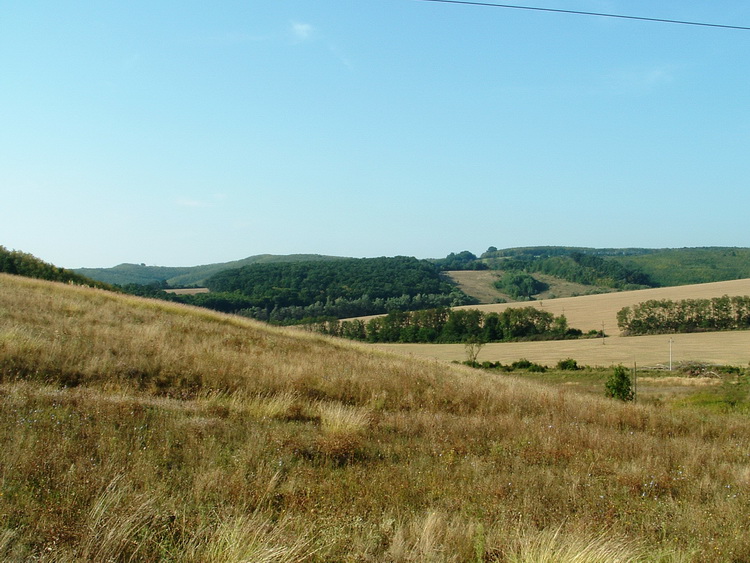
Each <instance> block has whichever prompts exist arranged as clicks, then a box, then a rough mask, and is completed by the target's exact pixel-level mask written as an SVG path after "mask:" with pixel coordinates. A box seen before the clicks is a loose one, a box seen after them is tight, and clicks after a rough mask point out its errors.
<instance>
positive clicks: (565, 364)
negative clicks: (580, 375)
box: [557, 358, 579, 371]
mask: <svg viewBox="0 0 750 563" xmlns="http://www.w3.org/2000/svg"><path fill="white" fill-rule="evenodd" d="M557 369H560V370H568V371H575V370H577V369H579V368H578V362H576V361H575V360H574V359H572V358H567V359H565V360H560V361H559V362H557Z"/></svg>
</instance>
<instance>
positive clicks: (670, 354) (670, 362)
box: [669, 336, 674, 371]
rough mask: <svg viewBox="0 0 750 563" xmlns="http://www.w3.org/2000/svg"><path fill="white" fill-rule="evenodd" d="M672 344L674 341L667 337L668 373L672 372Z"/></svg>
mask: <svg viewBox="0 0 750 563" xmlns="http://www.w3.org/2000/svg"><path fill="white" fill-rule="evenodd" d="M672 342H674V339H673V338H672V337H671V336H670V337H669V371H672Z"/></svg>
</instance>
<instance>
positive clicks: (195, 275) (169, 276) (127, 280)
mask: <svg viewBox="0 0 750 563" xmlns="http://www.w3.org/2000/svg"><path fill="white" fill-rule="evenodd" d="M340 259H341V258H339V257H338V256H325V255H321V254H287V255H277V254H257V255H255V256H249V257H247V258H243V259H241V260H233V261H231V262H217V263H215V264H205V265H201V266H177V267H170V266H147V265H146V264H120V265H118V266H114V267H112V268H78V269H76V270H75V272H76V273H78V274H81V275H84V276H88V277H90V278H93V279H95V280H100V281H103V282H106V283H111V284H114V285H128V284H139V285H151V284H157V285H166V286H170V287H188V286H196V285H202V284H203V283H204V282H205V281H206V279H208V278H210V277H211V276H213V275H215V274H217V273H219V272H221V271H223V270H229V269H233V268H241V267H243V266H248V265H250V264H272V263H277V262H315V261H326V260H340Z"/></svg>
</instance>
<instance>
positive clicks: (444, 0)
mask: <svg viewBox="0 0 750 563" xmlns="http://www.w3.org/2000/svg"><path fill="white" fill-rule="evenodd" d="M417 1H419V2H438V3H441V4H464V5H468V6H485V7H490V8H508V9H513V10H532V11H536V12H554V13H559V14H573V15H578V16H597V17H602V18H618V19H624V20H638V21H647V22H657V23H671V24H679V25H693V26H701V27H717V28H723V29H736V30H742V31H750V27H746V26H741V25H727V24H719V23H707V22H696V21H685V20H672V19H665V18H648V17H644V16H627V15H623V14H608V13H603V12H584V11H580V10H563V9H560V8H541V7H538V6H521V5H517V4H497V3H494V2H474V1H471V0H417Z"/></svg>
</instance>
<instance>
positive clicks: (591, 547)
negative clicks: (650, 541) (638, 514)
mask: <svg viewBox="0 0 750 563" xmlns="http://www.w3.org/2000/svg"><path fill="white" fill-rule="evenodd" d="M502 560H503V562H504V563H602V562H604V561H606V562H607V563H646V562H661V563H678V562H679V561H681V557H680V556H678V555H675V554H673V553H671V552H669V551H667V552H663V551H661V550H653V549H647V548H645V547H644V546H643V545H641V544H639V543H638V542H635V541H632V540H626V539H624V538H621V537H617V536H614V535H612V534H608V533H607V532H604V533H601V534H598V535H588V534H582V533H576V532H571V531H565V530H563V528H562V527H557V528H553V529H546V530H541V531H526V532H524V533H521V534H519V535H518V537H517V538H516V540H515V541H514V542H513V544H512V546H511V547H510V548H509V549H507V550H506V551H505V553H504V556H503V558H502Z"/></svg>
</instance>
